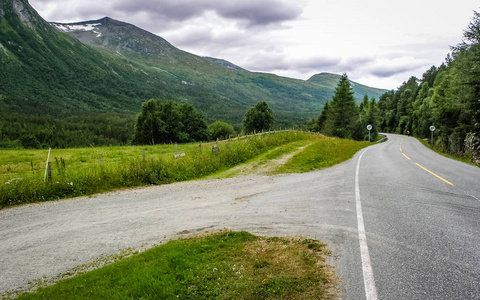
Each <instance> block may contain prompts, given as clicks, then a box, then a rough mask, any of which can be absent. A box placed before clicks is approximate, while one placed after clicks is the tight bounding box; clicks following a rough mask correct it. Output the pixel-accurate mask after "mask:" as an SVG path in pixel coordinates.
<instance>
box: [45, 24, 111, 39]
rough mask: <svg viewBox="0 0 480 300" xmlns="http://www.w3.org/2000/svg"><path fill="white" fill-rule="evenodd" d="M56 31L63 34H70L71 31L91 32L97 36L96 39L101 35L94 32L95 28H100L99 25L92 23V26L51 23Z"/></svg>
mask: <svg viewBox="0 0 480 300" xmlns="http://www.w3.org/2000/svg"><path fill="white" fill-rule="evenodd" d="M52 24H53V26H55V27H56V28H57V29H58V30H60V31H63V32H72V31H93V32H94V33H96V34H97V37H100V35H101V33H100V32H97V31H95V28H96V27H97V26H101V25H102V24H101V23H92V24H60V23H52Z"/></svg>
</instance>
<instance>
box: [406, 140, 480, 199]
mask: <svg viewBox="0 0 480 300" xmlns="http://www.w3.org/2000/svg"><path fill="white" fill-rule="evenodd" d="M402 144H403V139H402V141H401V142H400V146H399V149H400V153H402V155H403V156H405V158H406V159H408V160H411V159H410V157H408V156H407V155H406V154H405V153H403V151H402ZM415 164H416V165H417V166H419V167H420V168H422V169H424V170H425V171H427V172H428V173H430V174H432V175H433V176H435V177H437V178H438V179H440V180H442V181H444V182H446V183H448V184H449V185H451V186H455V185H454V184H453V183H451V182H450V181H448V180H446V179H445V178H442V177H440V176H438V175H437V174H435V173H433V172H432V171H430V170H429V169H427V168H425V167H423V166H422V165H420V164H418V163H415ZM479 201H480V200H479Z"/></svg>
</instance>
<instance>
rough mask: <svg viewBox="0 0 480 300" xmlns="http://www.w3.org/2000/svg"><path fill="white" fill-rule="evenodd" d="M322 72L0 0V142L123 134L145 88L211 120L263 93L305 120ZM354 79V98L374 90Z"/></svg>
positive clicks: (319, 98)
mask: <svg viewBox="0 0 480 300" xmlns="http://www.w3.org/2000/svg"><path fill="white" fill-rule="evenodd" d="M332 76H335V75H332ZM327 77H328V76H327ZM323 79H326V78H316V79H315V78H312V79H310V80H308V81H304V80H297V79H291V78H285V77H280V76H276V75H273V74H265V73H255V72H249V71H248V70H245V69H242V68H241V67H239V66H235V65H234V64H231V63H229V62H227V61H224V60H221V59H217V58H209V57H200V56H196V55H193V54H190V53H187V52H185V51H182V50H180V49H177V48H176V47H174V46H172V45H171V44H170V43H168V42H167V41H166V40H164V39H163V38H161V37H159V36H156V35H154V34H152V33H149V32H147V31H145V30H143V29H140V28H138V27H136V26H134V25H131V24H128V23H124V22H120V21H116V20H113V19H111V18H107V17H106V18H103V19H100V20H95V21H88V22H81V23H75V24H59V23H52V24H50V23H48V22H46V21H45V20H43V19H42V17H40V16H39V15H38V14H37V12H36V11H35V10H34V9H33V8H32V7H31V6H30V4H29V3H28V1H27V0H0V147H2V140H3V141H7V143H10V142H12V143H13V144H12V145H13V146H15V145H16V144H15V141H17V140H20V141H21V144H22V145H24V146H25V145H29V147H30V146H31V147H38V145H39V144H40V145H44V146H46V145H51V144H50V142H48V141H49V140H57V141H59V140H62V141H63V140H67V137H77V138H76V139H74V140H73V141H71V142H68V143H67V142H65V143H57V146H58V147H63V146H68V145H76V146H80V145H90V144H101V143H107V142H105V141H107V140H108V144H110V143H112V142H113V141H114V140H117V141H119V140H120V141H121V143H126V142H127V141H128V139H129V134H131V131H129V130H132V131H133V119H134V116H135V114H136V113H137V112H138V111H139V110H140V107H141V103H143V102H145V101H146V100H148V99H150V98H157V99H161V100H174V101H178V102H184V103H191V104H193V105H194V106H195V107H196V108H197V109H199V110H200V111H201V112H203V113H204V114H205V115H206V116H207V118H208V120H210V121H214V120H222V121H226V122H230V123H232V124H237V125H239V124H241V122H242V119H243V116H244V114H245V112H246V110H247V109H248V108H249V107H251V106H253V105H255V104H256V103H257V102H258V101H266V102H267V103H268V104H269V105H270V107H271V108H272V110H273V111H274V113H275V119H276V124H277V125H278V126H286V125H291V124H304V123H305V121H306V120H307V119H310V118H313V117H317V116H318V114H319V113H320V111H321V109H322V107H323V104H324V103H325V102H326V101H328V100H330V99H331V96H332V95H333V92H334V89H335V86H334V85H335V84H334V83H332V82H330V81H328V82H326V81H324V80H323ZM354 86H355V87H357V86H358V87H359V89H358V90H355V91H356V97H357V99H358V100H361V99H362V97H363V95H364V94H365V92H366V91H367V92H368V94H369V96H370V97H375V96H376V95H375V94H373V93H371V92H370V90H369V88H367V87H364V86H361V85H357V84H354ZM355 87H354V88H355ZM89 122H90V123H92V122H94V124H93V125H92V124H90V123H89ZM87 124H88V126H87ZM122 126H123V127H122ZM87 127H88V128H89V129H88V130H87V129H86V128H87ZM65 128H67V129H65ZM96 128H97V129H96ZM87 131H88V133H85V132H87ZM120 131H121V132H122V134H121V136H122V138H121V139H120V138H119V136H120V134H119V132H120ZM62 132H63V133H64V138H63V137H62V138H60V137H58V135H59V134H60V135H61V134H62ZM68 132H69V133H68ZM129 132H130V133H129ZM80 134H84V138H82V139H80V138H78V136H79V135H80ZM55 135H57V137H54V136H55ZM94 137H95V138H94ZM96 137H100V138H98V139H97V138H96ZM75 140H82V142H81V143H75ZM89 141H91V142H89Z"/></svg>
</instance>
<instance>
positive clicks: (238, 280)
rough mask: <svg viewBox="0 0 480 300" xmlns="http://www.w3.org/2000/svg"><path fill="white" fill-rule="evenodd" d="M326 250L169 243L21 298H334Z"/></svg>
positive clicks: (244, 236)
mask: <svg viewBox="0 0 480 300" xmlns="http://www.w3.org/2000/svg"><path fill="white" fill-rule="evenodd" d="M328 255H330V252H329V250H327V249H326V245H325V244H323V243H321V242H319V241H316V240H312V239H308V238H304V237H289V238H279V237H259V236H255V235H252V234H250V233H248V232H231V231H223V232H218V233H214V234H209V235H204V236H200V237H195V238H189V239H183V240H177V241H171V242H168V243H167V244H164V245H161V246H157V247H155V248H152V249H150V250H147V251H145V252H143V253H140V254H135V255H133V256H132V257H129V258H126V259H124V260H121V261H118V262H116V263H114V264H111V265H108V266H105V267H103V268H100V269H97V270H94V271H91V272H89V273H86V274H83V275H80V276H77V277H74V278H70V279H66V280H63V281H60V282H58V283H57V284H55V285H53V286H50V287H46V288H40V289H39V290H37V291H36V292H35V293H31V294H24V295H22V296H20V297H19V299H287V298H288V299H330V298H332V297H333V296H334V294H335V293H336V291H335V286H336V279H335V276H334V273H333V272H332V270H331V269H330V267H329V266H328V265H327V264H326V256H328Z"/></svg>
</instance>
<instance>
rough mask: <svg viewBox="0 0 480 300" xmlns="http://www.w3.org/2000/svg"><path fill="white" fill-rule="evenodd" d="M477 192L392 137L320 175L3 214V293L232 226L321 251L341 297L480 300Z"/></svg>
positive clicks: (458, 171) (467, 179)
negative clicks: (316, 243) (322, 246)
mask: <svg viewBox="0 0 480 300" xmlns="http://www.w3.org/2000/svg"><path fill="white" fill-rule="evenodd" d="M426 170H428V171H426ZM447 182H449V183H447ZM479 183H480V169H479V168H476V167H472V166H469V165H466V164H463V163H459V162H456V161H453V160H450V159H447V158H444V157H442V156H439V155H437V154H435V153H433V152H431V151H429V150H428V149H426V148H425V147H424V146H422V145H421V144H420V143H419V142H418V141H417V140H415V139H413V138H407V137H403V136H396V135H389V140H388V141H387V142H385V143H382V144H378V145H375V146H372V147H369V148H367V149H364V150H362V151H360V152H359V153H357V155H356V156H355V157H354V159H352V160H350V161H348V162H345V163H343V164H340V165H337V166H335V167H332V168H329V169H326V170H322V171H317V172H311V173H305V174H292V175H284V176H273V177H267V176H247V177H240V178H232V179H224V180H208V181H194V182H185V183H177V184H171V185H164V186H153V187H148V188H140V189H133V190H126V191H119V192H113V193H108V194H102V195H98V196H96V197H93V198H88V197H82V198H76V199H69V200H62V201H58V202H49V203H41V204H34V205H25V206H22V207H15V208H10V209H4V210H1V211H0V294H1V293H2V292H5V291H8V290H13V289H17V288H20V287H24V286H26V285H27V283H28V282H30V281H32V280H36V279H39V278H42V277H44V278H52V277H55V276H56V275H58V274H60V273H65V272H68V271H69V270H72V269H74V268H75V267H76V266H78V265H82V264H86V263H88V262H91V261H93V260H95V259H97V258H99V257H101V256H105V255H110V254H114V253H117V252H118V251H120V250H121V249H125V248H128V247H131V248H134V249H141V248H142V247H143V248H148V247H150V246H152V245H154V244H157V243H161V242H164V241H167V240H169V239H172V238H176V237H179V236H184V235H185V234H189V233H195V232H199V231H205V230H213V229H222V228H229V229H232V230H248V231H250V232H253V233H258V234H266V235H295V234H302V235H306V236H310V237H312V238H317V239H320V240H322V241H324V242H326V243H327V244H328V246H329V248H330V249H331V250H332V251H333V256H332V258H331V259H330V263H331V264H333V265H334V266H335V268H336V271H337V274H338V276H339V277H340V278H341V289H342V292H343V295H342V298H343V299H366V298H367V299H375V298H378V299H480V202H479V199H478V198H480V184H479ZM451 184H453V185H451ZM360 220H361V221H362V222H360ZM363 229H364V238H362V234H359V231H360V232H363ZM360 245H362V247H361V246H360ZM365 250H366V251H365ZM366 258H368V259H366ZM364 278H367V280H366V282H367V284H365V281H364Z"/></svg>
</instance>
